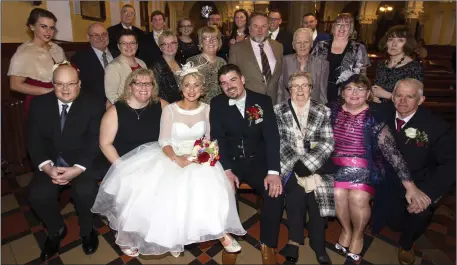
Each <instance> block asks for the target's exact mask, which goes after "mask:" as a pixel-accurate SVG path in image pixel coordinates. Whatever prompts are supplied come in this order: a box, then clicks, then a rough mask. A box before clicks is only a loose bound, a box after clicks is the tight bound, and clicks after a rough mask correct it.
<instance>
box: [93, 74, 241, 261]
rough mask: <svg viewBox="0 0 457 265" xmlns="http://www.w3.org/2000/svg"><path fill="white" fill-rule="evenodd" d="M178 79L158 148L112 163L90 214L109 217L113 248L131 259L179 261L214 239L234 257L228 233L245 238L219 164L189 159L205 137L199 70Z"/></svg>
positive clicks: (233, 242)
mask: <svg viewBox="0 0 457 265" xmlns="http://www.w3.org/2000/svg"><path fill="white" fill-rule="evenodd" d="M183 69H184V68H183ZM181 76H182V78H181V80H182V81H181V84H180V85H181V91H182V94H183V100H181V101H178V102H176V103H173V104H170V105H168V106H166V107H165V108H164V110H163V112H162V118H161V124H160V137H159V142H158V143H157V142H153V143H148V144H145V145H142V146H139V147H138V148H136V149H135V150H132V151H131V152H129V153H127V154H126V155H124V156H122V157H121V158H120V159H119V160H117V161H116V162H115V163H114V164H113V165H112V166H111V168H110V170H109V171H108V173H107V175H106V176H105V178H104V180H103V182H102V184H101V186H100V189H99V192H98V195H97V198H96V201H95V204H94V206H93V208H92V211H93V212H94V213H100V214H101V215H104V216H106V217H107V218H108V220H109V225H110V227H111V228H112V229H114V230H116V231H117V235H116V244H118V245H119V246H120V247H121V250H122V251H123V252H124V253H125V254H127V255H129V256H138V255H139V254H143V255H161V254H163V253H166V252H170V253H171V254H172V255H173V256H175V257H177V256H179V254H180V252H183V251H184V246H185V245H188V244H192V243H197V242H204V241H209V240H215V239H219V240H220V241H221V243H222V245H223V246H224V248H225V250H226V251H227V252H231V253H233V252H239V251H240V250H241V247H240V245H239V244H238V242H237V241H236V240H235V239H233V238H232V237H231V236H230V235H228V234H229V233H230V234H235V235H244V234H246V231H245V230H244V229H243V226H242V225H241V222H240V219H239V217H238V213H237V210H236V204H235V194H234V190H233V188H232V186H231V184H230V183H229V181H228V180H227V178H226V176H225V173H224V170H223V168H222V166H221V165H220V163H219V162H218V163H216V165H215V166H214V167H212V166H209V165H200V164H197V163H194V162H190V161H189V160H188V159H187V157H188V155H189V154H190V153H191V151H192V148H193V145H194V142H195V140H196V139H199V138H201V137H202V136H206V137H209V135H210V134H209V129H210V126H209V105H207V104H205V103H202V102H200V101H199V98H200V97H201V96H202V93H203V91H202V89H203V85H202V82H203V80H204V78H203V76H202V75H201V74H200V73H198V71H197V70H196V68H186V70H185V71H183V73H182V74H181Z"/></svg>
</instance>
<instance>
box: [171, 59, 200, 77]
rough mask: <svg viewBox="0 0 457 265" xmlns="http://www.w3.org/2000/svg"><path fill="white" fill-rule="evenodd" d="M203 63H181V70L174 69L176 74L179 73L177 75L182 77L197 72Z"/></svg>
mask: <svg viewBox="0 0 457 265" xmlns="http://www.w3.org/2000/svg"><path fill="white" fill-rule="evenodd" d="M203 65H205V64H201V65H194V64H193V62H188V63H186V64H184V65H182V67H181V70H179V71H176V74H178V75H179V77H184V76H186V75H188V74H191V73H198V70H199V69H200V68H201V67H202V66H203Z"/></svg>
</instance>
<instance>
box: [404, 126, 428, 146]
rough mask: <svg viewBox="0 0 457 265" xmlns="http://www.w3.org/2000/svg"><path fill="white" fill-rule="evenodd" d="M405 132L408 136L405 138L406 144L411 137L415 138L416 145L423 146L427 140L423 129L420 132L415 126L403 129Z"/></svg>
mask: <svg viewBox="0 0 457 265" xmlns="http://www.w3.org/2000/svg"><path fill="white" fill-rule="evenodd" d="M405 134H406V137H408V140H406V144H407V143H408V142H409V140H411V139H413V140H416V145H417V146H419V147H422V146H424V145H425V144H426V143H427V142H428V135H427V134H426V133H425V132H424V131H422V132H421V131H419V130H418V129H415V128H408V129H406V130H405Z"/></svg>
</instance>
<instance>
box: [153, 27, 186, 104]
mask: <svg viewBox="0 0 457 265" xmlns="http://www.w3.org/2000/svg"><path fill="white" fill-rule="evenodd" d="M159 47H160V50H161V51H162V58H161V59H160V60H156V61H154V62H153V63H152V64H151V65H150V66H149V67H150V68H151V69H152V71H154V74H155V75H156V77H157V84H158V85H159V96H160V97H161V98H163V99H165V100H166V101H167V102H169V103H173V102H176V101H178V100H180V99H181V94H180V92H179V86H178V83H179V81H178V79H179V77H178V74H177V72H178V71H180V70H181V66H180V65H179V63H178V61H177V59H176V53H177V52H178V37H177V36H176V34H174V33H173V32H172V31H170V30H164V31H163V32H162V34H160V37H159Z"/></svg>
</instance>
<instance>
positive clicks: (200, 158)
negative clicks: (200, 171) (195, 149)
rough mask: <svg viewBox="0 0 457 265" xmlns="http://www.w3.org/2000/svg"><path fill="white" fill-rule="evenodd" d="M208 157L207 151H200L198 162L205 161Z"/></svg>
mask: <svg viewBox="0 0 457 265" xmlns="http://www.w3.org/2000/svg"><path fill="white" fill-rule="evenodd" d="M209 159H210V155H209V154H208V153H207V152H202V153H200V154H199V155H198V162H199V163H206V162H208V160H209Z"/></svg>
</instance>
